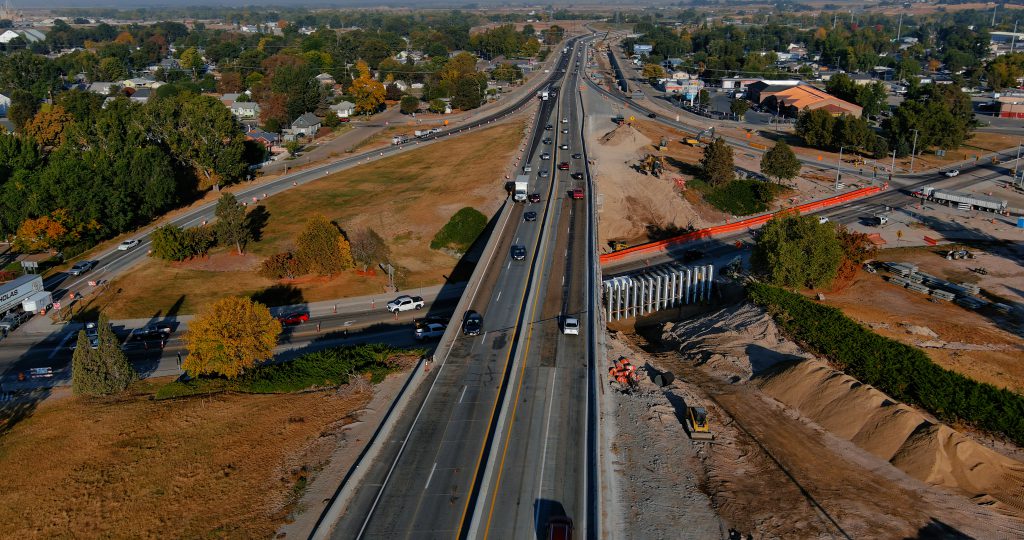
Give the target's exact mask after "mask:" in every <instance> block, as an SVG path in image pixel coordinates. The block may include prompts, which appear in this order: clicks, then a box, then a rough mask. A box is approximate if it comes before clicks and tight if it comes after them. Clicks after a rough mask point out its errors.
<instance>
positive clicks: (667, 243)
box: [600, 186, 882, 264]
mask: <svg viewBox="0 0 1024 540" xmlns="http://www.w3.org/2000/svg"><path fill="white" fill-rule="evenodd" d="M879 191H882V188H880V187H877V186H876V187H866V188H860V189H857V190H854V191H851V192H849V193H844V194H842V195H836V196H834V197H829V198H827V199H821V200H819V201H812V202H809V203H804V204H801V205H799V206H795V207H793V208H786V209H783V210H779V211H778V212H773V213H768V214H763V215H760V216H754V217H752V218H747V219H743V220H740V221H737V222H734V223H726V224H725V225H718V226H716V227H708V228H707V229H701V230H699V231H693V232H689V233H685V234H681V235H679V236H675V237H672V238H668V239H666V240H658V241H656V242H649V243H647V244H640V245H639V246H633V247H630V248H626V249H622V250H619V251H615V252H612V253H605V254H603V255H601V257H600V259H601V264H605V263H609V262H612V261H617V260H619V259H623V258H625V257H627V256H629V255H637V254H640V253H657V252H660V251H665V250H667V249H668V248H669V247H672V246H677V245H679V244H685V243H687V242H693V241H694V240H700V239H703V238H711V237H712V236H720V235H723V234H728V233H732V232H737V231H743V230H746V229H752V228H754V227H760V226H761V225H764V224H765V222H767V221H768V220H770V219H771V218H773V217H774V216H775V214H777V213H778V214H781V213H787V212H796V213H800V214H802V213H806V212H813V211H814V210H820V209H822V208H828V207H830V206H835V205H837V204H843V203H846V202H849V201H852V200H854V199H859V198H861V197H867V196H868V195H874V194H875V193H878V192H879Z"/></svg>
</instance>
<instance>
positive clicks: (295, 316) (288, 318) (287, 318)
mask: <svg viewBox="0 0 1024 540" xmlns="http://www.w3.org/2000/svg"><path fill="white" fill-rule="evenodd" d="M277 320H279V321H281V324H283V325H285V326H291V325H296V324H302V323H304V322H306V321H308V320H309V313H308V312H305V311H296V312H294V313H285V314H284V315H281V316H280V317H278V318H277Z"/></svg>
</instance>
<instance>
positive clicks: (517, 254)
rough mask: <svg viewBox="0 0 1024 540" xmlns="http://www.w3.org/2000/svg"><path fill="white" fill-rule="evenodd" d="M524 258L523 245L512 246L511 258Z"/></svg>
mask: <svg viewBox="0 0 1024 540" xmlns="http://www.w3.org/2000/svg"><path fill="white" fill-rule="evenodd" d="M525 259H526V247H525V246H512V260H514V261H522V260H525Z"/></svg>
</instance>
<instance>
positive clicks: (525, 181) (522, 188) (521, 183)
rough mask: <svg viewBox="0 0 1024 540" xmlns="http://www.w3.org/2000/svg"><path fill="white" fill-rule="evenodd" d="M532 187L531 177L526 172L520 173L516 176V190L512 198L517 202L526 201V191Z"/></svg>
mask: <svg viewBox="0 0 1024 540" xmlns="http://www.w3.org/2000/svg"><path fill="white" fill-rule="evenodd" d="M529 189H530V177H529V176H528V175H525V174H520V175H519V176H517V177H516V186H515V192H514V195H513V196H512V200H514V201H516V202H526V192H527V190H529Z"/></svg>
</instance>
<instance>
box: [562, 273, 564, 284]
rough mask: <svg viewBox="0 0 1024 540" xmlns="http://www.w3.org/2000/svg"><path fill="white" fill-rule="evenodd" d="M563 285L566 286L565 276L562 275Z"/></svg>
mask: <svg viewBox="0 0 1024 540" xmlns="http://www.w3.org/2000/svg"><path fill="white" fill-rule="evenodd" d="M562 285H565V274H562Z"/></svg>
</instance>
